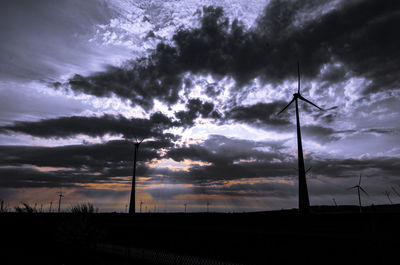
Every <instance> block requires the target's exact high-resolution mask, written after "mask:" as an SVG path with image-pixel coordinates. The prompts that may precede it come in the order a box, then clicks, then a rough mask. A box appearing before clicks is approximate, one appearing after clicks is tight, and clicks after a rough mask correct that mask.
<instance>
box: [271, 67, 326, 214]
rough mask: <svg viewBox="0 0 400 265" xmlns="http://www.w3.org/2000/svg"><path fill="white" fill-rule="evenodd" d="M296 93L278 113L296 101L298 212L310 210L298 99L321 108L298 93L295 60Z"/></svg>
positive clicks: (298, 69) (298, 83) (298, 84)
mask: <svg viewBox="0 0 400 265" xmlns="http://www.w3.org/2000/svg"><path fill="white" fill-rule="evenodd" d="M297 78H298V82H297V93H294V94H293V99H292V100H291V101H290V102H289V104H287V105H286V107H284V108H283V109H282V110H281V111H280V112H279V113H278V115H279V114H281V113H282V112H284V111H285V110H286V109H287V108H288V107H289V106H290V105H291V104H292V103H293V102H295V103H296V123H297V152H298V167H299V211H300V213H309V212H310V199H309V198H308V189H307V181H306V171H305V168H304V158H303V146H302V143H301V131H300V118H299V107H298V100H299V99H301V100H303V101H305V102H307V103H308V104H311V105H313V106H314V107H316V108H318V109H320V110H323V109H322V108H320V107H318V106H317V105H315V104H314V103H312V102H311V101H309V100H308V99H305V98H304V97H303V96H302V95H301V94H300V64H299V62H297Z"/></svg>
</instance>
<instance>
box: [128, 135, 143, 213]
mask: <svg viewBox="0 0 400 265" xmlns="http://www.w3.org/2000/svg"><path fill="white" fill-rule="evenodd" d="M140 143H141V142H136V143H135V145H134V157H133V174H132V189H131V199H130V201H129V214H134V213H135V212H136V209H135V207H136V206H135V202H136V191H135V189H136V160H137V153H138V151H139V145H140Z"/></svg>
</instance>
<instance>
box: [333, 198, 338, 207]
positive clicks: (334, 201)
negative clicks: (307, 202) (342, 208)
mask: <svg viewBox="0 0 400 265" xmlns="http://www.w3.org/2000/svg"><path fill="white" fill-rule="evenodd" d="M332 200H333V203H334V204H335V206H336V207H337V203H336V200H335V198H332Z"/></svg>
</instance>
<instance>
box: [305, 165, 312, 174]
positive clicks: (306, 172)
mask: <svg viewBox="0 0 400 265" xmlns="http://www.w3.org/2000/svg"><path fill="white" fill-rule="evenodd" d="M311 169H312V166H310V167H309V168H308V169H307V170H306V174H307V173H308V171H310V170H311Z"/></svg>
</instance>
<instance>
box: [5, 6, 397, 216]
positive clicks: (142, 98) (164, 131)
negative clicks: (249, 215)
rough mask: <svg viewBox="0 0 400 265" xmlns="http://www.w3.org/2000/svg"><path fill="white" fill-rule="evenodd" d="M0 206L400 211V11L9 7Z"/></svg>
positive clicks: (377, 8) (389, 8)
mask: <svg viewBox="0 0 400 265" xmlns="http://www.w3.org/2000/svg"><path fill="white" fill-rule="evenodd" d="M0 14H1V15H0V33H1V42H0V199H1V200H4V201H5V203H6V204H7V205H9V206H10V207H13V206H15V205H17V204H18V203H20V202H29V203H31V204H34V203H37V204H38V205H40V204H43V207H46V209H47V208H48V206H49V203H50V202H51V201H53V203H55V202H57V200H58V197H57V192H59V191H60V190H62V192H63V193H64V195H65V197H64V198H63V200H64V201H63V208H64V209H68V208H69V207H70V206H71V205H73V204H76V203H80V202H91V203H93V204H94V205H95V206H96V207H98V208H99V209H100V211H118V212H121V211H125V207H126V205H127V204H129V195H130V187H131V180H132V161H133V142H134V140H135V137H137V138H139V139H142V138H145V140H144V142H143V143H142V144H141V146H140V149H139V156H138V167H137V189H136V193H137V203H136V205H137V208H139V203H140V201H142V202H143V210H146V211H161V212H163V211H183V209H184V203H185V202H187V203H188V211H205V210H206V203H207V201H208V202H209V203H210V206H209V207H210V211H220V212H241V211H264V210H277V209H288V208H297V205H298V185H297V176H298V174H297V169H296V168H297V142H296V131H295V108H294V106H291V107H290V108H289V109H288V110H287V111H285V112H284V113H282V114H281V115H279V116H278V115H277V113H278V112H279V111H280V110H281V109H282V108H283V107H285V105H286V104H287V103H288V102H289V101H290V100H291V98H292V94H293V93H295V92H296V90H297V61H299V62H300V70H301V76H302V94H303V96H304V97H306V98H308V99H309V100H311V101H312V102H314V103H316V104H317V105H318V106H320V107H321V108H324V109H325V110H324V111H320V110H318V109H317V108H313V107H312V106H311V105H306V104H303V103H300V105H299V109H300V116H301V124H302V136H303V148H304V155H305V164H306V168H309V167H310V166H311V167H312V168H311V170H310V171H309V173H308V174H307V183H308V191H309V195H310V204H311V205H333V198H334V199H335V200H336V202H337V203H338V204H357V203H358V198H357V195H356V191H355V190H347V189H348V188H349V187H352V186H354V185H356V184H357V182H358V177H359V175H360V174H362V176H363V180H362V186H363V188H364V189H365V190H366V191H367V192H368V194H369V196H363V197H362V202H363V204H365V205H370V204H386V203H389V201H388V199H387V197H386V195H385V191H389V192H390V196H391V199H392V201H393V202H395V203H400V196H399V195H397V194H396V193H395V191H399V192H400V186H399V185H400V178H399V177H400V174H399V172H400V141H399V140H400V123H399V119H400V81H399V80H400V79H399V77H400V75H399V73H400V50H399V47H400V34H399V25H400V15H399V14H400V1H395V0H392V1H391V0H387V1H375V0H354V1H347V0H342V1H339V0H332V1H329V0H310V1H300V0H299V1H294V0H287V1H285V0H270V1H261V0H250V1H241V0H220V1H218V0H202V1H200V0H185V1H184V0H163V1H161V0H153V1H148V0H85V1H81V0H63V1H53V0H36V1H31V0H19V1H15V0H2V1H1V2H0Z"/></svg>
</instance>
